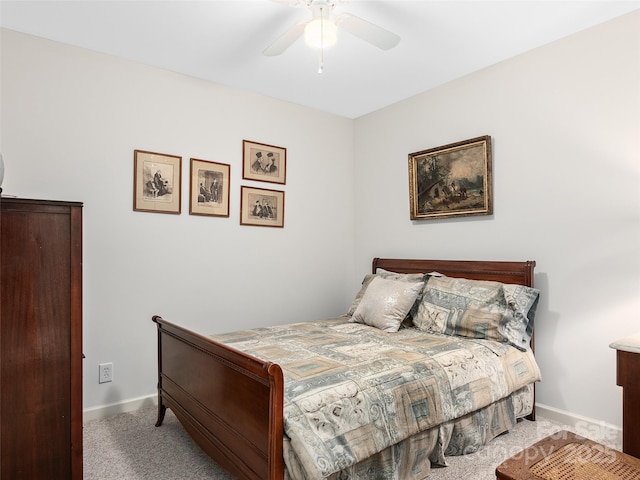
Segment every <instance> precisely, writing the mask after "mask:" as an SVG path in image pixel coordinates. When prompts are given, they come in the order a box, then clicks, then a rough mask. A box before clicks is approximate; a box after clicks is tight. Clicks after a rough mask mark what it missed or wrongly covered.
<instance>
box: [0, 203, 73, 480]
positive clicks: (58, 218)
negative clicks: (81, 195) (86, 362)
mask: <svg viewBox="0 0 640 480" xmlns="http://www.w3.org/2000/svg"><path fill="white" fill-rule="evenodd" d="M0 237H1V241H0V463H1V468H0V477H1V478H3V479H5V478H6V479H7V480H9V479H10V480H20V479H25V480H26V479H28V480H38V479H43V480H44V479H46V480H53V479H56V480H62V479H65V480H66V479H77V480H80V479H82V204H81V203H77V202H60V201H46V200H28V199H17V198H7V197H2V198H0Z"/></svg>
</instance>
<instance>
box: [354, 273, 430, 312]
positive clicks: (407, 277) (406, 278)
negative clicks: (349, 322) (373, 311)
mask: <svg viewBox="0 0 640 480" xmlns="http://www.w3.org/2000/svg"><path fill="white" fill-rule="evenodd" d="M375 277H382V278H386V279H389V280H402V281H403V282H423V281H424V274H423V273H396V272H389V271H387V270H384V269H382V268H377V269H376V273H375V274H373V273H368V274H367V275H365V276H364V278H363V279H362V287H360V291H359V292H358V293H357V294H356V298H354V299H353V302H351V306H350V307H349V310H348V311H347V315H348V316H352V315H353V314H354V313H355V311H356V308H358V304H359V303H360V300H362V296H363V295H364V292H365V291H366V290H367V287H368V286H369V283H371V280H373V279H374V278H375ZM417 309H418V305H417V304H416V305H415V311H417ZM415 311H413V312H412V313H414V314H415Z"/></svg>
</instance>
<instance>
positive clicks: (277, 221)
mask: <svg viewBox="0 0 640 480" xmlns="http://www.w3.org/2000/svg"><path fill="white" fill-rule="evenodd" d="M240 225H255V226H259V227H284V192H283V191H280V190H268V189H265V188H252V187H245V186H242V187H240Z"/></svg>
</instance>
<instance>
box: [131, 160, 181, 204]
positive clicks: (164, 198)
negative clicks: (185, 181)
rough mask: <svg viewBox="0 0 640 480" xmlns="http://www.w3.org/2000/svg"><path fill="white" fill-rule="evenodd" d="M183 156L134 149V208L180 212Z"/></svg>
mask: <svg viewBox="0 0 640 480" xmlns="http://www.w3.org/2000/svg"><path fill="white" fill-rule="evenodd" d="M181 172H182V157H178V156H176V155H167V154H164V153H155V152H147V151H144V150H134V152H133V209H134V210H135V211H137V212H154V213H174V214H180V209H181V203H180V197H181V194H180V182H181Z"/></svg>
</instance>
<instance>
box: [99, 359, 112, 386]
mask: <svg viewBox="0 0 640 480" xmlns="http://www.w3.org/2000/svg"><path fill="white" fill-rule="evenodd" d="M98 373H99V377H98V383H107V382H111V381H113V363H101V364H100V365H98Z"/></svg>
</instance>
